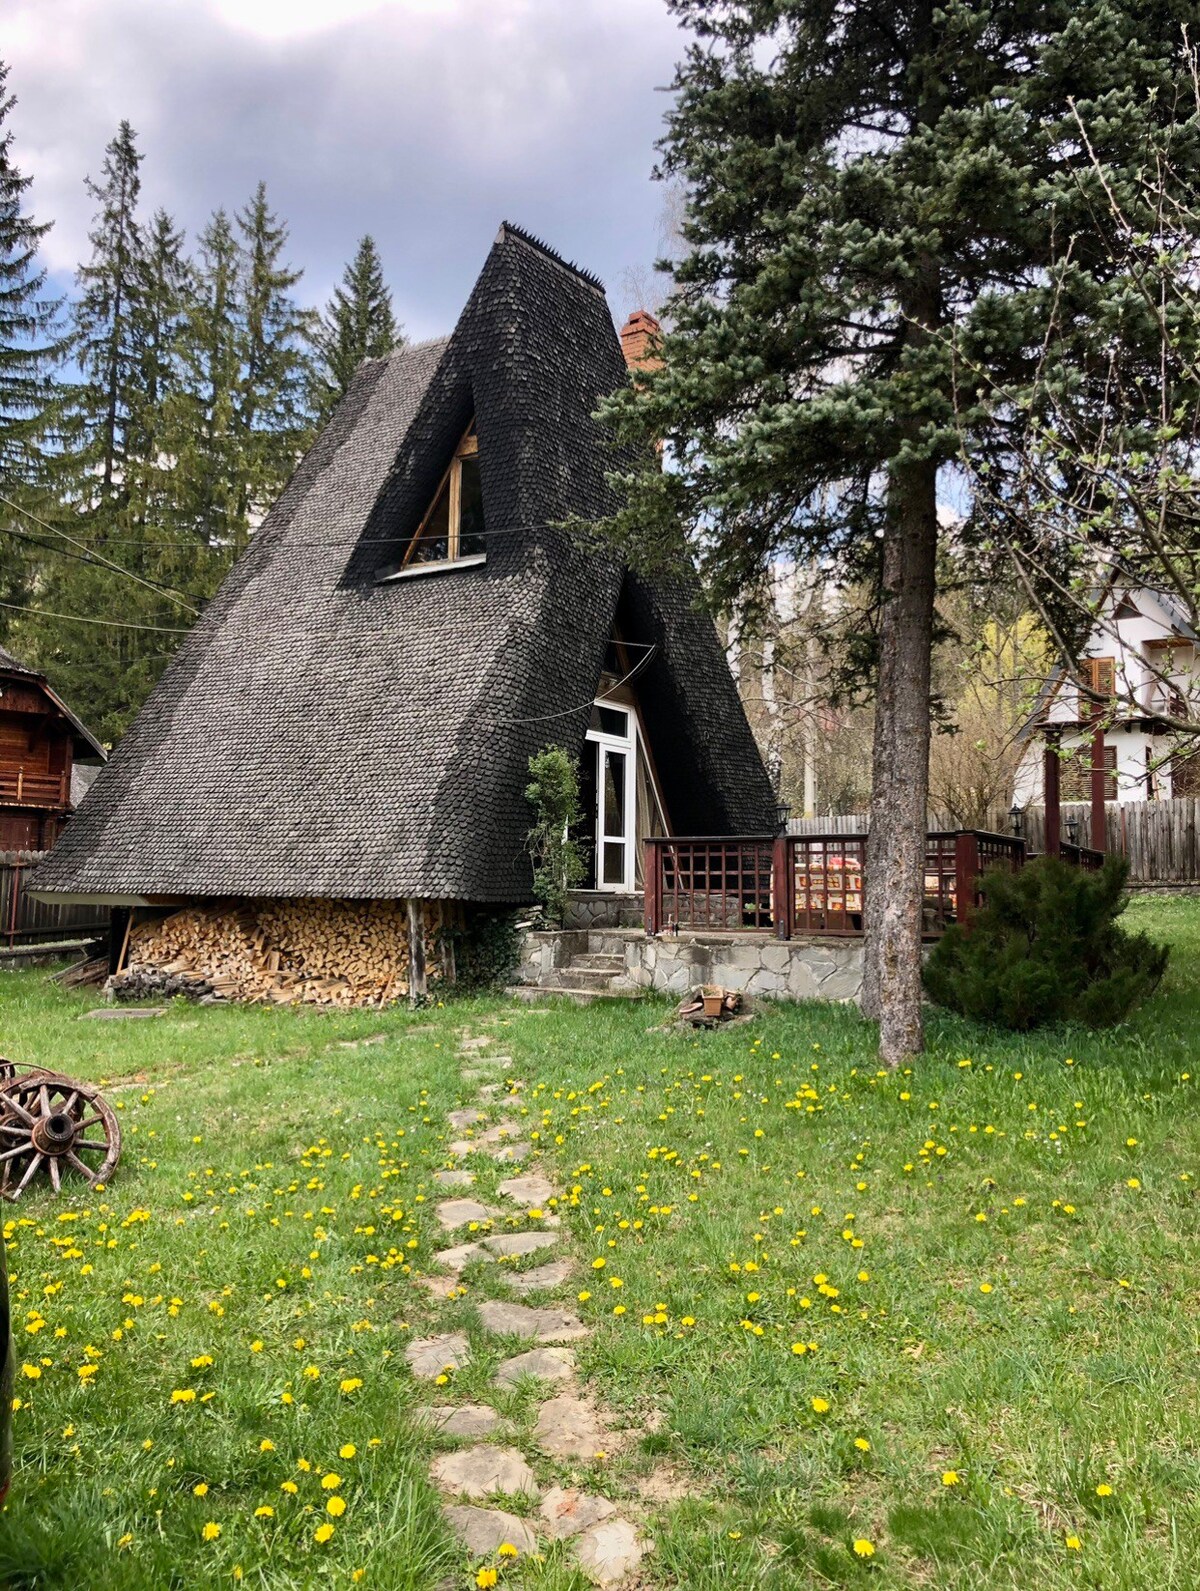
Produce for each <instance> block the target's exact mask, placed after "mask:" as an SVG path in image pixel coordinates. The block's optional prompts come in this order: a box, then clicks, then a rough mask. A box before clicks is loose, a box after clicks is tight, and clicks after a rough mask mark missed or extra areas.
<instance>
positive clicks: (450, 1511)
mask: <svg viewBox="0 0 1200 1591" xmlns="http://www.w3.org/2000/svg"><path fill="white" fill-rule="evenodd" d="M442 1513H443V1514H444V1515H445V1517H446V1523H447V1524H448V1525H449V1526H450V1529H451V1530H452V1531H453V1532H454V1534H455V1535H456V1536H457V1537H458V1539H459V1541H461V1542H462V1544H463V1546H464V1547H465V1548H466V1549H467V1551H468V1552H469V1553H470V1554H471V1556H472V1558H490V1557H491V1556H492V1554H493V1553H494V1552H495V1551H496V1550H497V1549H498V1548H500V1547H503V1546H504V1544H505V1542H507V1543H508V1544H509V1545H510V1546H512V1547H515V1548H516V1549H517V1551H518V1552H520V1553H522V1554H525V1555H527V1554H530V1553H534V1552H536V1551H537V1537H536V1536H535V1535H534V1533H533V1531H532V1530H530V1528H529V1526H528V1525H527V1524H526V1523H525V1521H524V1520H523V1519H518V1518H517V1516H516V1514H506V1513H505V1512H504V1510H503V1509H502V1508H470V1507H467V1506H466V1505H465V1504H463V1505H459V1506H457V1507H450V1508H443V1509H442Z"/></svg>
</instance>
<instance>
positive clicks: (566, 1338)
mask: <svg viewBox="0 0 1200 1591" xmlns="http://www.w3.org/2000/svg"><path fill="white" fill-rule="evenodd" d="M479 1318H480V1320H482V1321H483V1324H484V1328H485V1330H487V1331H491V1332H495V1333H496V1335H497V1336H499V1337H530V1338H532V1339H533V1341H534V1342H578V1341H579V1339H580V1338H581V1337H587V1336H590V1331H589V1329H588V1327H587V1326H585V1325H584V1324H583V1322H582V1321H581V1320H580V1318H579V1316H578V1315H572V1314H571V1313H570V1311H569V1310H566V1309H531V1308H530V1307H529V1305H528V1304H510V1303H507V1302H506V1301H505V1300H504V1299H500V1298H489V1299H486V1300H485V1301H484V1302H483V1303H482V1304H480V1306H479Z"/></svg>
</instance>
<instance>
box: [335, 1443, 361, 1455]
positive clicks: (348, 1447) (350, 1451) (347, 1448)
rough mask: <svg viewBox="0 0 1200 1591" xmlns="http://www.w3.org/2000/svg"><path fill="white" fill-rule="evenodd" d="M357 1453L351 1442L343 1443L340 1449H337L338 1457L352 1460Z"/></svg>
mask: <svg viewBox="0 0 1200 1591" xmlns="http://www.w3.org/2000/svg"><path fill="white" fill-rule="evenodd" d="M357 1452H358V1449H357V1448H356V1447H355V1445H354V1443H353V1442H343V1443H342V1445H341V1447H339V1448H338V1457H339V1458H353V1457H354V1456H355V1454H356V1453H357Z"/></svg>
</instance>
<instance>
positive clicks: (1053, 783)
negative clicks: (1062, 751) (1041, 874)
mask: <svg viewBox="0 0 1200 1591" xmlns="http://www.w3.org/2000/svg"><path fill="white" fill-rule="evenodd" d="M1042 785H1043V789H1042V796H1043V801H1042V805H1043V808H1044V812H1043V816H1042V826H1043V828H1044V829H1045V831H1046V832H1045V835H1044V837H1043V842H1042V847H1043V849H1044V851H1045V853H1046V855H1047V856H1057V855H1058V854H1059V853H1060V851H1061V849H1062V759H1061V758H1060V757H1059V755H1058V736H1057V735H1052V734H1049V733H1048V734H1047V735H1046V746H1045V750H1044V751H1043V753H1042Z"/></svg>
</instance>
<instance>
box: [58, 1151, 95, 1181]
mask: <svg viewBox="0 0 1200 1591" xmlns="http://www.w3.org/2000/svg"><path fill="white" fill-rule="evenodd" d="M64 1158H65V1159H67V1160H69V1161H70V1162H71V1164H72V1165H73V1166H74V1167H75V1169H76V1171H78V1173H79V1175H80V1176H81V1177H86V1178H87V1180H88V1181H89V1182H96V1181H98V1178H97V1175H96V1173H95V1172H94V1171H93V1170H92V1169H91V1167H90V1166H85V1165H84V1163H83V1161H82V1160H80V1158H79V1156H78V1155H77V1154H76V1153H75V1151H74V1150H73V1149H68V1150H67V1153H66V1155H65V1157H64Z"/></svg>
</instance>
